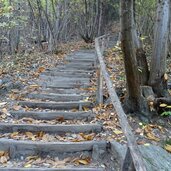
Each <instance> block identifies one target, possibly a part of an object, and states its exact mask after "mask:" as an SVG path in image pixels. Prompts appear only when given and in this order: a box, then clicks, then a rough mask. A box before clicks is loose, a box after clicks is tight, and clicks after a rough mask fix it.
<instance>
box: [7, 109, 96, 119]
mask: <svg viewBox="0 0 171 171" xmlns="http://www.w3.org/2000/svg"><path fill="white" fill-rule="evenodd" d="M10 114H11V115H12V116H13V117H14V118H16V119H21V118H24V117H27V118H33V119H39V120H53V119H57V118H61V117H63V118H64V120H72V119H78V120H80V119H86V118H92V117H94V116H95V115H94V114H93V113H92V112H91V111H87V112H66V111H59V112H58V111H56V112H36V111H35V112H32V111H29V112H25V111H10Z"/></svg>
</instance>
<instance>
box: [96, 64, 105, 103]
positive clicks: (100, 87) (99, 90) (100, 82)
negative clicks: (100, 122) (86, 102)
mask: <svg viewBox="0 0 171 171" xmlns="http://www.w3.org/2000/svg"><path fill="white" fill-rule="evenodd" d="M96 103H97V104H103V76H102V71H101V67H100V66H98V70H97V95H96Z"/></svg>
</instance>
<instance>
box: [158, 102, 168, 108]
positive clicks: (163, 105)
mask: <svg viewBox="0 0 171 171" xmlns="http://www.w3.org/2000/svg"><path fill="white" fill-rule="evenodd" d="M159 106H160V107H166V106H167V104H165V103H161V104H160V105H159Z"/></svg>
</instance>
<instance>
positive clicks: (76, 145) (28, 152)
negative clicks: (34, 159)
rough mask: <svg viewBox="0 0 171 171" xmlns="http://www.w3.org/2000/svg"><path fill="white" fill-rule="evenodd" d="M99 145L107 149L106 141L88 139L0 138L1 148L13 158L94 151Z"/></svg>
mask: <svg viewBox="0 0 171 171" xmlns="http://www.w3.org/2000/svg"><path fill="white" fill-rule="evenodd" d="M94 145H97V146H98V147H99V148H100V149H103V150H106V146H107V143H106V141H86V142H36V141H35V142H34V141H22V140H20V141H18V140H11V139H4V138H1V139H0V150H1V151H8V150H9V149H10V150H9V151H10V152H9V153H10V156H11V158H18V157H20V156H32V155H40V154H43V155H48V154H50V156H57V155H58V154H60V153H75V152H82V151H92V149H93V146H94Z"/></svg>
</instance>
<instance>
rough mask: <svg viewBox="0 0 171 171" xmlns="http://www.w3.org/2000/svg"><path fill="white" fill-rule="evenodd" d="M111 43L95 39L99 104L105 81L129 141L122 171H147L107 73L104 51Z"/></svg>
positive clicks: (106, 36) (105, 39) (107, 40)
mask: <svg viewBox="0 0 171 171" xmlns="http://www.w3.org/2000/svg"><path fill="white" fill-rule="evenodd" d="M108 42H109V35H105V36H101V37H98V38H96V39H95V48H96V53H97V65H98V89H97V102H98V103H103V80H104V82H105V83H106V86H107V90H108V93H109V96H110V99H111V102H112V104H113V107H114V108H115V111H116V112H117V115H118V119H119V122H120V125H121V128H122V131H123V133H124V135H125V137H126V139H127V152H126V156H125V159H124V161H123V164H122V171H133V170H136V171H146V167H145V165H144V162H143V158H142V155H141V153H140V151H139V148H138V145H137V143H136V139H135V136H134V134H133V132H132V130H131V127H130V125H129V123H128V120H127V116H126V114H125V112H124V110H123V108H122V105H121V103H120V100H119V98H118V96H117V94H116V91H115V88H114V87H113V84H112V81H111V79H110V76H109V74H108V72H107V69H106V65H105V63H104V60H103V53H104V50H105V49H106V48H107V45H108Z"/></svg>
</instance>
